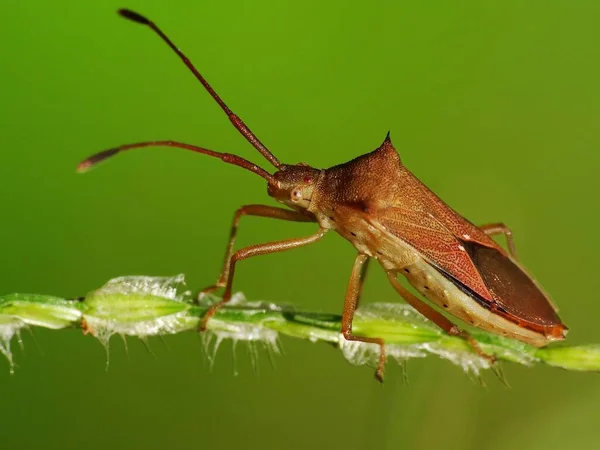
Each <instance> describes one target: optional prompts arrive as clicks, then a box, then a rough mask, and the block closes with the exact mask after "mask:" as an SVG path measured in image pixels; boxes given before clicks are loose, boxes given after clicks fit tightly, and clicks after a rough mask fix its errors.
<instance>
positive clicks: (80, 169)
mask: <svg viewBox="0 0 600 450" xmlns="http://www.w3.org/2000/svg"><path fill="white" fill-rule="evenodd" d="M92 166H93V164H92V163H91V161H89V160H87V159H86V160H85V161H82V162H80V163H79V164H77V168H76V169H75V171H76V172H77V173H85V172H87V171H88V170H90V168H91V167H92Z"/></svg>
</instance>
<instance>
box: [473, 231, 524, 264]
mask: <svg viewBox="0 0 600 450" xmlns="http://www.w3.org/2000/svg"><path fill="white" fill-rule="evenodd" d="M479 228H480V229H481V231H483V232H484V233H485V234H487V235H488V236H496V235H498V234H503V235H504V236H505V237H506V243H507V244H508V251H509V253H510V256H512V257H513V258H514V259H515V260H517V252H516V251H515V241H514V240H513V234H512V230H511V229H510V228H508V227H507V226H506V225H504V224H503V223H502V222H498V223H489V224H486V225H482V226H480V227H479Z"/></svg>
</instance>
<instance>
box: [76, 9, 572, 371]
mask: <svg viewBox="0 0 600 450" xmlns="http://www.w3.org/2000/svg"><path fill="white" fill-rule="evenodd" d="M119 13H120V15H121V16H123V17H125V18H127V19H130V20H133V21H135V22H138V23H141V24H143V25H147V26H149V27H150V28H151V29H153V30H154V31H155V32H156V33H157V34H158V35H159V36H160V37H161V38H162V39H163V40H164V41H165V42H166V43H167V44H168V45H169V47H171V49H172V50H173V51H174V52H175V53H177V55H178V56H179V57H180V58H181V60H182V61H183V62H184V64H185V65H186V66H187V67H188V68H189V69H190V70H191V71H192V73H193V74H194V75H195V76H196V78H197V79H198V80H199V81H200V83H202V85H203V86H204V87H205V88H206V90H207V91H208V92H209V93H210V95H211V96H212V97H213V98H214V99H215V100H216V102H217V103H218V104H219V106H220V107H221V109H223V111H224V112H225V114H227V116H228V117H229V120H230V121H231V123H232V124H233V126H234V127H235V128H236V129H237V130H238V131H239V132H240V133H241V134H242V135H243V136H244V137H245V138H246V139H247V140H248V141H249V142H250V143H251V144H252V145H253V146H254V147H255V148H256V149H257V150H258V151H259V152H260V153H261V154H262V155H263V156H264V157H265V158H266V159H267V160H268V161H269V162H270V163H271V164H272V165H273V166H275V168H276V169H277V171H276V172H275V173H274V174H270V173H268V172H267V171H266V170H264V169H262V168H261V167H259V166H257V165H256V164H253V163H251V162H250V161H248V160H246V159H244V158H241V157H239V156H237V155H232V154H229V153H220V152H215V151H212V150H208V149H205V148H201V147H197V146H194V145H188V144H184V143H181V142H174V141H153V142H141V143H136V144H128V145H122V146H120V147H116V148H112V149H110V150H105V151H103V152H101V153H98V154H96V155H94V156H92V157H90V158H88V159H87V160H85V161H83V162H82V163H81V164H79V166H78V170H80V171H83V170H85V169H88V168H89V167H91V166H93V165H95V164H96V163H98V162H100V161H103V160H105V159H106V158H109V157H111V156H113V155H115V154H117V153H119V152H122V151H124V150H130V149H133V148H140V147H149V146H169V147H178V148H183V149H186V150H191V151H194V152H198V153H202V154H205V155H209V156H214V157H216V158H220V159H221V160H222V161H224V162H226V163H228V164H233V165H236V166H239V167H242V168H244V169H247V170H249V171H251V172H254V173H255V174H257V175H259V176H261V177H262V178H264V179H265V180H267V183H268V184H267V191H268V194H269V195H270V196H271V197H273V198H275V199H276V200H277V201H279V202H281V203H283V204H284V205H286V206H287V207H289V208H290V209H283V208H277V207H273V206H265V205H247V206H243V207H241V208H240V209H238V210H237V211H236V213H235V217H234V219H233V225H232V228H231V235H230V238H229V244H228V245H227V251H226V255H225V264H224V266H223V270H222V272H221V275H220V276H219V279H218V281H217V283H216V284H215V285H214V286H210V287H208V288H206V289H205V290H204V291H203V292H211V291H214V290H216V289H218V288H225V292H224V294H223V299H222V301H220V302H219V303H218V304H215V305H214V306H213V307H212V308H210V310H209V311H208V312H207V313H206V315H205V316H204V318H203V319H202V322H201V329H202V330H204V329H206V323H207V321H208V320H209V319H210V318H211V317H212V316H213V315H214V314H215V312H216V311H217V309H218V308H219V307H221V306H222V305H223V304H225V303H227V301H229V299H230V298H231V292H232V282H233V276H234V272H235V268H236V265H237V263H238V262H239V261H241V260H243V259H247V258H250V257H253V256H258V255H265V254H269V253H276V252H281V251H285V250H291V249H293V248H297V247H303V246H305V245H309V244H312V243H313V242H316V241H318V240H320V239H321V238H322V237H323V236H324V235H325V233H327V231H329V230H334V231H336V232H337V233H338V234H340V235H341V236H342V237H344V238H345V239H347V240H348V241H350V242H351V243H352V245H354V247H356V249H357V250H358V256H357V257H356V260H355V262H354V267H353V269H352V274H351V276H350V281H349V283H348V289H347V292H346V298H345V301H344V310H343V314H342V330H341V331H342V334H343V336H344V338H346V339H348V340H352V341H361V342H369V343H374V344H377V345H379V347H380V358H379V364H378V367H377V372H376V376H377V378H378V379H379V380H383V369H384V364H385V348H384V342H383V340H382V339H378V338H367V337H362V336H356V335H354V334H353V333H352V319H353V317H354V311H355V310H356V307H357V305H358V302H359V298H360V293H361V288H362V284H363V281H364V277H365V274H366V270H367V267H368V263H369V261H370V259H371V258H373V259H376V260H378V261H379V263H380V264H381V265H382V266H383V268H384V270H385V272H386V274H387V277H388V279H389V280H390V283H391V284H392V286H393V287H394V289H395V290H396V291H397V292H398V293H399V294H400V295H401V296H402V297H403V298H404V299H405V300H406V301H407V302H408V303H409V304H410V305H412V306H413V307H414V308H415V309H416V310H417V311H419V312H420V313H421V314H423V315H424V316H425V317H427V318H428V319H430V320H431V321H433V322H434V323H436V324H437V325H438V326H440V327H441V328H442V329H443V330H445V331H446V332H447V333H450V334H452V335H459V336H463V337H464V338H465V339H467V340H468V341H469V342H470V343H471V345H473V346H474V347H475V349H476V350H477V351H478V352H479V353H480V354H483V353H482V352H481V350H480V349H479V347H478V346H477V344H476V342H475V341H474V340H473V339H472V338H471V337H470V335H469V334H468V333H467V332H465V331H463V330H461V329H460V328H458V326H456V325H455V324H454V323H452V322H451V321H450V320H449V319H448V318H447V317H446V316H444V315H443V314H441V313H440V312H439V311H438V310H436V309H434V308H433V307H432V306H430V305H429V304H428V303H425V302H423V301H421V300H420V299H419V298H417V297H416V296H415V295H413V294H412V293H411V292H409V291H408V290H407V289H406V288H405V287H404V286H403V285H402V284H401V283H400V282H399V281H398V279H397V275H398V274H399V273H400V274H402V275H404V276H405V277H406V278H407V280H408V282H409V283H410V284H411V285H412V286H414V287H415V288H416V289H417V290H418V291H419V292H420V293H421V294H422V295H423V296H424V297H425V298H426V299H427V300H428V301H429V302H431V303H434V304H435V305H437V306H438V307H439V308H440V309H442V310H445V311H447V312H448V313H449V314H451V315H453V316H454V317H457V318H459V319H461V320H463V321H464V322H466V323H468V324H471V325H473V326H474V327H478V328H481V329H484V330H487V331H491V332H494V333H497V334H501V335H504V336H508V337H511V338H514V339H518V340H520V341H523V342H526V343H528V344H531V345H534V346H543V345H546V344H548V343H549V342H551V341H553V340H561V339H564V336H565V334H566V331H567V327H566V326H565V325H564V324H563V323H562V322H561V320H560V319H559V317H558V315H557V313H556V309H555V308H554V306H553V305H552V303H551V302H550V300H549V299H548V297H547V295H546V294H545V293H544V292H543V291H542V289H541V288H540V287H539V286H538V285H537V283H536V282H535V281H534V280H533V279H532V278H531V276H529V275H528V274H527V273H526V272H525V270H524V269H523V268H522V267H521V266H520V265H519V263H518V262H517V258H516V255H515V247H514V242H513V238H512V233H511V231H510V229H509V228H508V227H506V226H505V225H504V224H502V223H496V224H491V225H484V226H481V227H478V226H476V225H474V224H472V223H471V222H469V221H468V220H467V219H465V218H463V217H462V216H461V215H459V214H458V213H457V212H455V211H454V210H453V209H452V208H450V207H449V206H448V205H447V204H446V203H444V202H443V201H442V200H440V199H439V198H438V197H437V196H436V195H435V194H434V193H433V192H431V191H430V190H429V189H428V188H427V187H426V186H425V185H424V184H423V183H421V182H420V181H419V180H418V179H417V178H416V177H415V176H414V175H413V174H412V173H411V172H410V171H409V170H408V169H407V168H406V167H404V165H403V164H402V162H401V160H400V157H399V156H398V153H397V152H396V150H395V149H394V146H393V145H392V141H391V140H390V137H389V133H388V136H387V137H386V139H385V140H384V142H383V144H381V146H380V147H379V148H377V149H376V150H374V151H372V152H371V153H367V154H366V155H362V156H359V157H358V158H355V159H353V160H352V161H349V162H347V163H344V164H340V165H338V166H334V167H331V168H329V169H315V168H313V167H310V166H308V165H306V164H283V163H281V162H280V161H279V160H278V159H277V158H276V157H275V156H274V155H273V154H272V153H271V152H270V151H269V150H268V149H267V148H266V147H265V146H264V145H263V144H262V142H260V140H259V139H258V138H257V137H256V136H255V135H254V133H252V131H250V129H249V128H248V127H247V126H246V124H245V123H244V122H243V121H242V120H241V119H240V118H239V117H238V116H237V115H235V114H234V113H233V112H232V111H231V110H230V109H229V107H228V106H227V105H226V104H225V103H224V102H223V100H221V98H220V97H219V95H217V93H216V92H215V91H214V90H213V88H212V87H211V86H210V85H209V84H208V82H207V81H206V80H205V79H204V77H203V76H202V75H200V73H199V72H198V70H196V68H195V67H194V66H193V65H192V63H191V62H190V61H189V60H188V59H187V57H186V56H185V55H184V54H183V53H182V52H181V51H180V50H179V49H178V48H177V47H175V45H174V44H173V43H172V42H171V40H170V39H169V38H168V37H167V36H166V35H165V34H164V33H163V32H162V31H161V30H160V29H159V28H158V27H157V26H156V25H155V24H154V23H153V22H151V21H150V20H148V19H146V18H145V17H143V16H141V15H139V14H137V13H135V12H132V11H129V10H125V9H123V10H120V11H119ZM242 216H261V217H270V218H274V219H280V220H288V221H295V222H316V223H318V225H319V229H318V231H317V232H316V233H315V234H313V235H311V236H308V237H303V238H296V239H289V240H284V241H277V242H269V243H266V244H260V245H252V246H250V247H246V248H243V249H241V250H238V251H236V252H234V242H235V235H236V231H237V228H238V224H239V221H240V219H241V218H242ZM497 234H504V235H505V237H506V240H507V242H508V249H509V251H508V253H507V252H506V251H505V250H504V249H503V248H502V247H500V246H499V245H498V244H497V243H496V242H495V241H494V240H493V239H492V238H491V236H494V235H497ZM484 356H488V357H489V358H490V359H492V360H493V356H492V355H484Z"/></svg>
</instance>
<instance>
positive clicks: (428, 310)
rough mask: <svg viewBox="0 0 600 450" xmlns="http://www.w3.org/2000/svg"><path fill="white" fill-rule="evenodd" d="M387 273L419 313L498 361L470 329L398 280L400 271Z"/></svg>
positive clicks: (482, 354)
mask: <svg viewBox="0 0 600 450" xmlns="http://www.w3.org/2000/svg"><path fill="white" fill-rule="evenodd" d="M386 274H387V277H388V280H390V283H391V284H392V287H393V288H394V289H395V290H396V292H398V294H400V296H401V297H402V298H403V299H404V300H405V301H406V303H408V304H409V305H410V306H412V307H413V308H414V309H416V310H417V311H418V312H419V313H421V314H422V315H424V316H425V317H426V318H427V319H429V320H431V321H432V322H433V323H435V324H436V325H437V326H438V327H440V328H441V329H442V330H444V331H445V332H446V333H448V334H450V335H452V336H460V337H462V338H463V339H465V340H466V341H467V342H468V343H469V344H470V345H471V347H473V350H475V352H476V353H477V354H478V355H479V356H481V357H483V358H486V359H487V360H489V361H490V362H491V363H492V364H493V363H494V362H495V361H496V357H495V356H494V355H489V354H487V353H485V352H484V351H483V350H482V349H481V347H480V346H479V344H478V343H477V341H476V340H475V339H473V336H471V334H470V333H469V332H468V331H465V330H461V329H460V328H459V327H458V326H457V325H456V324H454V323H452V321H450V319H448V318H447V317H446V316H444V315H443V314H442V313H440V312H439V311H437V310H435V309H434V308H433V307H432V306H430V305H428V304H427V303H425V302H424V301H422V300H420V299H419V298H418V297H417V296H416V295H414V294H413V293H412V292H410V291H409V290H408V289H406V288H405V287H404V286H403V285H402V283H400V282H399V281H398V278H397V276H398V272H396V271H393V270H388V271H386Z"/></svg>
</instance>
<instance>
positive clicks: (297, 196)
mask: <svg viewBox="0 0 600 450" xmlns="http://www.w3.org/2000/svg"><path fill="white" fill-rule="evenodd" d="M290 198H291V200H292V201H293V202H294V203H296V202H299V201H300V200H302V191H301V190H300V189H299V188H294V189H292V192H291V193H290Z"/></svg>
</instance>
